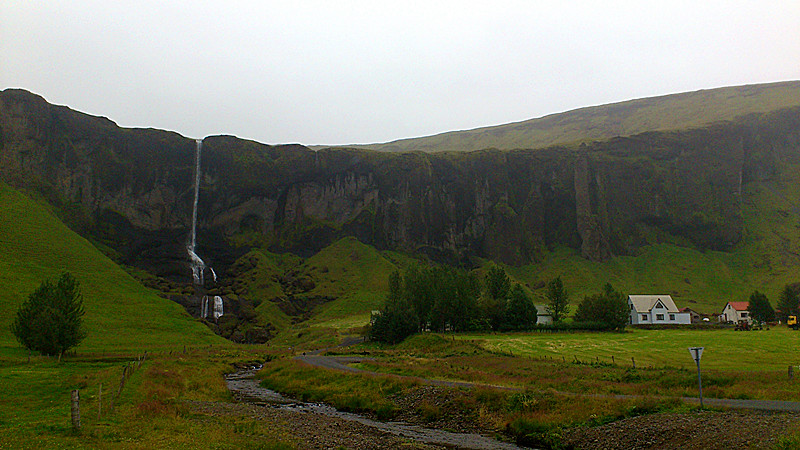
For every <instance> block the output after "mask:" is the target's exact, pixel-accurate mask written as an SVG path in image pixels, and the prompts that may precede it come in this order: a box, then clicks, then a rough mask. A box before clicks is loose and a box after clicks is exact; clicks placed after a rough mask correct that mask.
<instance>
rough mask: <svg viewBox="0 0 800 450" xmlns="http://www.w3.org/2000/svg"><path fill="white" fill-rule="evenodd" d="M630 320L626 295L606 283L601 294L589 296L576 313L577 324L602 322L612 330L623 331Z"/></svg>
mask: <svg viewBox="0 0 800 450" xmlns="http://www.w3.org/2000/svg"><path fill="white" fill-rule="evenodd" d="M629 320H630V311H629V309H628V304H627V302H626V301H625V295H624V294H622V293H621V292H618V291H616V290H615V289H614V287H613V286H611V284H609V283H606V285H605V286H604V287H603V292H601V293H600V294H594V295H588V296H586V297H584V299H583V301H582V302H581V303H580V304H579V305H578V310H577V311H575V321H576V322H600V323H603V324H605V326H606V328H608V329H611V330H623V329H625V326H626V325H628V321H629Z"/></svg>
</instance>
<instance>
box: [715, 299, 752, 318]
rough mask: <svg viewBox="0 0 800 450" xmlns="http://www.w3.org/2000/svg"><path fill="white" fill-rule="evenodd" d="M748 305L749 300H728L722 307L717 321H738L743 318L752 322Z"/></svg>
mask: <svg viewBox="0 0 800 450" xmlns="http://www.w3.org/2000/svg"><path fill="white" fill-rule="evenodd" d="M749 307H750V302H728V303H727V304H726V305H725V307H724V308H722V314H720V315H719V321H720V322H723V323H727V322H733V323H739V321H740V320H744V321H746V322H747V323H752V322H753V321H752V319H751V318H750V312H749V311H748V310H747V309H748V308H749Z"/></svg>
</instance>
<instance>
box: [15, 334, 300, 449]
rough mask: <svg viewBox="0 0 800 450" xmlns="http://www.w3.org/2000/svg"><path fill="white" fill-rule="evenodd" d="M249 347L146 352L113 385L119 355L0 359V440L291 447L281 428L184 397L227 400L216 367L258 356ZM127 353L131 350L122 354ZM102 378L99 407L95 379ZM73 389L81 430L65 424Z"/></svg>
mask: <svg viewBox="0 0 800 450" xmlns="http://www.w3.org/2000/svg"><path fill="white" fill-rule="evenodd" d="M263 357H264V354H263V353H260V352H256V353H253V352H252V351H249V350H231V349H227V350H223V349H216V350H213V349H202V350H189V351H187V353H183V352H182V351H176V352H173V353H172V354H169V353H158V354H150V355H149V357H148V359H147V360H145V362H144V363H143V364H142V365H141V367H138V366H137V369H136V370H135V371H134V372H133V375H132V376H131V377H130V378H129V379H128V381H127V382H126V383H125V386H124V389H123V390H122V393H121V395H120V396H119V397H118V398H116V399H115V401H114V411H113V412H112V411H111V408H110V406H111V399H112V398H113V397H115V396H116V393H117V392H118V390H119V385H120V379H121V374H122V367H123V365H125V364H124V363H121V362H120V361H116V360H111V361H109V360H108V359H104V358H97V359H92V358H89V357H83V358H80V359H78V358H76V359H74V360H73V359H72V358H70V357H67V358H65V360H64V361H62V362H61V363H57V362H56V361H55V360H53V359H50V358H33V359H32V360H31V362H27V358H24V359H23V358H10V357H4V358H3V359H2V360H0V389H2V391H3V392H4V393H5V394H6V395H5V396H4V398H3V399H2V400H1V401H0V402H2V403H0V432H2V433H3V446H4V448H5V447H6V446H8V448H28V447H30V446H31V445H33V443H35V446H36V447H37V448H111V447H113V448H176V447H183V446H188V447H191V448H276V449H278V448H294V443H293V442H292V441H291V439H290V438H289V435H288V433H287V432H286V430H285V428H284V429H281V428H280V427H276V426H275V424H270V423H267V422H264V421H260V420H256V419H253V418H250V417H246V416H214V415H207V414H200V413H198V412H196V411H195V410H194V409H193V408H192V404H191V403H190V401H207V402H219V401H230V400H231V399H230V393H229V391H228V390H227V388H226V387H225V385H224V381H223V379H222V374H223V373H225V372H229V371H232V370H233V367H232V366H231V363H235V362H236V361H252V360H254V359H259V358H263ZM125 359H126V360H127V361H131V360H133V359H134V355H129V357H128V358H125ZM101 384H102V409H100V411H99V412H101V415H100V417H99V418H98V409H99V408H101V406H100V400H101V397H100V385H101ZM73 389H79V390H80V393H81V403H80V405H81V424H82V428H81V432H80V433H74V432H73V431H72V429H71V425H70V404H69V399H70V392H71V391H72V390H73Z"/></svg>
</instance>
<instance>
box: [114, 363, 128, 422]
mask: <svg viewBox="0 0 800 450" xmlns="http://www.w3.org/2000/svg"><path fill="white" fill-rule="evenodd" d="M127 371H128V366H124V367H123V368H122V378H121V379H120V380H119V389H118V390H117V395H115V396H113V397H111V412H112V413H113V412H114V399H118V398H119V395H120V394H121V393H122V388H123V387H125V375H126V374H127Z"/></svg>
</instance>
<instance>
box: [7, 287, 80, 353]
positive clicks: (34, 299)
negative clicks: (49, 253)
mask: <svg viewBox="0 0 800 450" xmlns="http://www.w3.org/2000/svg"><path fill="white" fill-rule="evenodd" d="M83 315H84V310H83V296H82V295H81V292H80V286H79V283H78V280H76V279H75V278H73V276H72V275H70V274H69V273H66V272H65V273H63V274H62V275H61V277H60V278H59V279H58V280H57V281H55V282H53V281H51V280H45V281H43V282H42V284H41V285H39V287H38V288H37V289H36V290H35V291H33V293H32V294H31V295H30V296H29V297H28V299H27V300H26V301H25V302H24V303H23V304H22V305H21V306H20V308H19V310H18V311H17V316H16V317H15V318H14V321H13V322H12V324H11V332H12V333H14V336H16V338H17V340H18V341H19V342H20V344H22V345H23V346H25V347H26V348H28V349H29V350H34V351H37V352H40V353H42V354H45V355H58V357H59V359H61V355H63V354H64V352H66V351H67V350H69V349H71V348H73V347H75V346H77V345H78V344H80V342H81V341H82V340H83V339H84V338H85V337H86V332H85V330H84V329H83Z"/></svg>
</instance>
